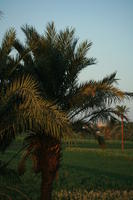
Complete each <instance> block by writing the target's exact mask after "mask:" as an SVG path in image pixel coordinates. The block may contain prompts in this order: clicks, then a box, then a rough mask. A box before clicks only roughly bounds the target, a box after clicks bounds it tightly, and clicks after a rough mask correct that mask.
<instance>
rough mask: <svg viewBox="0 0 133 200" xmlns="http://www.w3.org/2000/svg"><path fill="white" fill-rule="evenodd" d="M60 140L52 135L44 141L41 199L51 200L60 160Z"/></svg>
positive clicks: (41, 161) (41, 160) (41, 162)
mask: <svg viewBox="0 0 133 200" xmlns="http://www.w3.org/2000/svg"><path fill="white" fill-rule="evenodd" d="M60 149H61V145H60V142H59V141H58V140H56V139H53V138H51V137H47V138H45V143H44V144H43V142H42V155H41V159H40V164H41V177H42V183H41V200H51V195H52V185H53V182H54V179H55V177H56V173H57V171H58V168H59V162H60Z"/></svg>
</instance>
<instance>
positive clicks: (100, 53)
mask: <svg viewBox="0 0 133 200" xmlns="http://www.w3.org/2000/svg"><path fill="white" fill-rule="evenodd" d="M0 10H2V11H3V13H4V15H3V18H2V20H1V21H0V27H1V31H0V40H1V38H2V36H3V34H4V33H5V31H6V30H7V29H8V28H9V27H11V26H13V27H15V29H16V30H17V36H18V37H19V38H20V39H23V34H22V32H21V30H20V26H22V25H24V24H26V23H27V24H29V25H33V26H35V27H36V29H37V30H38V31H39V32H40V33H43V32H44V29H45V26H46V24H47V23H48V22H51V21H54V22H55V24H56V27H57V30H59V29H63V28H65V27H66V26H70V27H71V26H72V27H74V28H75V29H76V35H77V37H78V38H80V40H79V41H82V40H85V39H88V40H90V41H92V42H93V46H92V48H91V50H90V52H89V54H88V55H90V56H93V57H96V58H97V60H98V63H97V65H95V66H92V67H88V68H87V69H86V70H85V71H83V72H82V73H81V75H80V76H79V80H80V81H84V80H89V79H101V78H102V77H103V76H105V75H107V74H110V73H112V72H114V71H117V77H118V78H120V81H119V87H120V88H121V89H123V90H127V91H133V0H0ZM128 105H130V107H131V112H130V117H131V118H132V119H133V103H131V104H128Z"/></svg>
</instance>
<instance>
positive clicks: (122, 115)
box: [115, 105, 129, 151]
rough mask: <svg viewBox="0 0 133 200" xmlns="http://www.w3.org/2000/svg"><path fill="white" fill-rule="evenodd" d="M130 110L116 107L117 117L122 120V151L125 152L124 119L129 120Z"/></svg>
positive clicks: (123, 106) (124, 107)
mask: <svg viewBox="0 0 133 200" xmlns="http://www.w3.org/2000/svg"><path fill="white" fill-rule="evenodd" d="M128 111H129V109H128V108H127V107H126V106H125V105H122V106H119V105H117V106H116V111H115V113H116V115H118V117H120V118H121V149H122V151H123V150H124V121H123V120H124V119H126V120H128V118H127V116H126V115H127V113H128Z"/></svg>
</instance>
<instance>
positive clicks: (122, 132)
mask: <svg viewBox="0 0 133 200" xmlns="http://www.w3.org/2000/svg"><path fill="white" fill-rule="evenodd" d="M121 150H122V151H123V150H124V124H123V115H121Z"/></svg>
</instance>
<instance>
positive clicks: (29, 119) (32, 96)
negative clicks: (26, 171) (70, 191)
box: [0, 29, 70, 199]
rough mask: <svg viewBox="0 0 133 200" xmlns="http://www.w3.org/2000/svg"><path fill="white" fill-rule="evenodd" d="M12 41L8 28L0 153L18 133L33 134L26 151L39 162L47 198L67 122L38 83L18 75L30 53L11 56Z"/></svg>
mask: <svg viewBox="0 0 133 200" xmlns="http://www.w3.org/2000/svg"><path fill="white" fill-rule="evenodd" d="M15 40H16V38H15V31H14V30H13V29H10V30H9V31H8V32H7V33H6V34H5V36H4V39H3V41H2V45H1V48H0V59H1V62H0V71H1V73H0V86H1V87H0V119H1V120H0V150H1V151H4V150H6V148H7V147H8V146H9V145H10V143H11V141H12V140H13V139H15V137H16V135H17V134H20V133H22V132H30V133H34V134H30V136H28V138H27V140H28V141H29V138H30V141H31V143H30V147H29V146H28V143H27V145H26V147H27V151H29V149H30V150H31V152H30V153H31V154H32V155H33V157H34V160H33V161H34V162H33V163H35V159H38V164H37V165H36V166H37V167H39V172H40V173H41V174H42V190H41V191H42V197H41V198H42V199H44V198H46V199H48V198H50V197H49V195H50V194H51V186H52V181H53V179H54V176H55V175H56V170H55V169H56V168H58V163H56V162H54V160H55V158H54V157H55V152H58V147H57V146H56V143H57V142H58V145H59V144H60V140H61V137H63V136H64V135H65V134H68V130H69V133H70V128H69V123H68V120H67V117H66V115H65V114H64V113H63V112H61V110H60V109H59V107H57V106H56V105H53V103H52V102H49V101H48V100H47V98H45V97H44V96H43V97H42V95H41V92H39V84H38V83H37V81H35V80H33V78H32V77H31V75H21V76H18V74H19V73H18V70H19V67H20V66H21V65H22V64H21V61H22V59H24V58H25V57H27V55H28V53H29V51H31V50H29V49H26V51H25V52H23V54H22V55H17V56H16V57H13V56H11V53H12V49H13V45H14V42H15ZM35 139H36V140H35ZM35 141H36V143H35ZM49 143H50V144H51V146H52V148H50V147H51V146H49ZM49 153H50V154H49ZM58 159H60V158H58ZM22 163H23V162H21V166H22ZM2 167H3V166H2ZM21 168H22V167H21ZM19 169H20V168H19ZM19 171H20V172H21V173H22V171H21V170H19ZM35 171H36V168H35ZM49 188H50V190H49Z"/></svg>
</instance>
